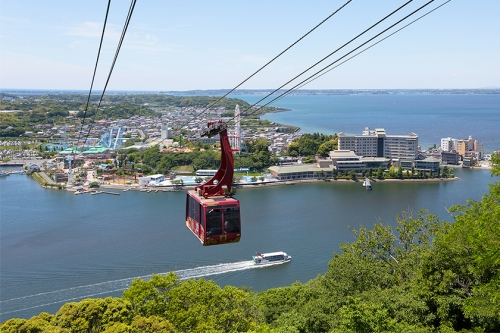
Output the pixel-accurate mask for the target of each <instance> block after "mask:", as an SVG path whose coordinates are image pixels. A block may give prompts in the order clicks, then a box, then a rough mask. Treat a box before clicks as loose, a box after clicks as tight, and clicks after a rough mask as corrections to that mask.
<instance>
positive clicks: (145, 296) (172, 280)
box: [123, 272, 179, 317]
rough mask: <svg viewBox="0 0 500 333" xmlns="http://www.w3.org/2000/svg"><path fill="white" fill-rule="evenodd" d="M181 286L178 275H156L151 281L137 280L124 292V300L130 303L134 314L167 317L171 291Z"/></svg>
mask: <svg viewBox="0 0 500 333" xmlns="http://www.w3.org/2000/svg"><path fill="white" fill-rule="evenodd" d="M178 284H179V279H178V277H177V275H175V274H174V273H172V272H170V273H169V274H167V275H156V274H154V275H153V276H152V277H151V279H150V280H149V281H145V280H142V279H135V280H133V281H132V284H131V286H130V287H129V288H128V289H127V290H125V291H124V292H123V298H124V299H125V300H127V301H129V302H130V304H131V305H132V309H133V311H134V313H137V314H139V315H141V316H144V317H149V316H161V317H164V316H165V315H166V311H167V306H168V301H169V299H170V297H169V295H168V294H169V291H170V290H171V289H172V288H174V287H175V286H177V285H178Z"/></svg>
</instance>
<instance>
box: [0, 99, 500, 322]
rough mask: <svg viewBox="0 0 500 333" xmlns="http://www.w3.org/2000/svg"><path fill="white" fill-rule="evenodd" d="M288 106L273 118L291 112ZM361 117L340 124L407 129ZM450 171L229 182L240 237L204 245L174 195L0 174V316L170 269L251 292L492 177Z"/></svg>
mask: <svg viewBox="0 0 500 333" xmlns="http://www.w3.org/2000/svg"><path fill="white" fill-rule="evenodd" d="M304 97H307V98H306V99H308V98H309V97H308V96H304ZM342 97H344V96H342ZM398 98H399V96H397V97H396V99H398ZM460 98H461V97H460ZM305 104H306V103H305V102H304V105H305ZM283 106H284V104H283ZM312 109H314V108H312V107H311V110H312ZM293 112H295V111H293ZM293 112H284V113H279V114H276V115H272V116H273V117H288V116H287V115H288V114H292V113H293ZM481 114H482V113H480V114H479V113H478V114H476V115H477V119H479V120H480V121H479V120H478V121H479V122H480V124H471V126H470V127H468V128H469V130H468V132H467V134H466V135H469V134H470V135H472V136H473V137H474V138H476V137H477V139H478V140H481V139H480V138H482V137H485V138H491V137H495V139H493V140H491V142H492V146H494V145H496V146H497V147H498V146H499V145H498V142H497V141H496V140H498V138H496V134H497V132H496V128H494V129H492V128H491V127H490V125H489V122H490V118H489V117H488V115H489V111H485V115H484V116H481ZM339 117H340V115H339ZM363 117H364V119H362V121H361V120H359V122H358V124H359V125H360V126H361V128H360V129H358V125H356V126H352V127H351V128H352V129H349V130H347V129H342V131H345V132H346V133H351V132H354V133H359V132H360V131H361V130H362V128H364V126H372V127H376V126H380V127H386V129H387V130H388V132H389V133H395V134H401V133H406V132H408V130H406V129H405V130H399V129H398V128H394V129H392V128H391V127H389V126H384V124H381V123H377V119H378V117H377V116H373V115H372V116H370V117H371V118H367V117H368V116H367V115H364V116H363ZM443 117H444V116H442V117H441V118H443ZM340 118H341V117H340ZM493 118H494V117H493ZM311 119H312V118H311V117H306V118H304V119H303V121H304V122H305V123H307V124H309V125H307V124H306V125H305V126H304V125H302V124H298V123H295V122H291V121H290V122H287V121H281V120H280V121H279V122H283V123H288V124H297V125H299V126H301V127H302V128H303V129H304V128H313V127H314V126H318V127H317V128H316V127H314V130H313V131H320V130H319V129H320V127H321V122H320V121H318V120H316V122H313V121H312V120H311ZM494 119H496V118H494ZM275 121H278V120H275ZM339 121H342V122H345V121H346V120H345V119H343V118H342V120H339ZM364 122H367V124H366V125H365V124H364ZM361 123H363V125H361ZM314 124H316V125H314ZM391 124H393V125H391V126H395V125H394V122H393V123H391ZM351 125H352V124H351ZM308 126H309V127H308ZM337 126H338V125H337V124H336V123H332V124H331V125H329V126H326V125H325V127H329V128H331V130H332V131H333V132H337V131H338V130H337V128H341V127H337ZM417 126H420V125H418V124H415V127H417ZM443 126H444V125H443ZM472 128H483V131H482V132H481V131H478V132H477V133H476V132H474V131H472ZM485 129H488V130H489V132H486V130H485ZM409 131H415V132H417V133H418V129H411V130H409ZM322 132H325V131H322ZM425 133H430V132H425ZM457 133H458V132H457ZM418 134H419V135H421V133H418ZM445 135H446V136H448V135H450V136H454V134H453V133H449V134H445ZM455 135H456V136H459V135H458V134H455ZM438 137H439V136H438ZM483 140H484V139H483ZM484 141H485V142H486V140H484ZM488 142H490V141H488ZM485 145H486V144H485ZM455 173H456V175H457V176H458V177H460V180H458V181H447V182H380V181H379V182H375V183H373V191H366V190H364V188H363V186H362V185H361V183H360V182H358V183H354V182H329V183H311V184H296V185H293V186H287V185H282V186H272V187H266V188H254V189H238V192H237V194H236V197H237V198H238V200H240V203H241V207H242V211H241V214H242V238H241V241H240V242H239V243H237V244H230V245H221V246H211V247H203V246H202V245H201V244H200V243H199V241H198V240H197V239H196V238H195V237H194V236H193V235H192V234H191V232H190V231H189V230H188V229H187V228H186V227H185V223H184V204H185V203H184V202H185V193H184V192H182V191H181V192H158V193H155V192H151V193H146V192H134V191H128V192H119V193H120V195H106V194H100V195H88V194H84V195H74V194H73V193H72V192H67V191H58V190H48V189H43V188H41V187H40V186H39V185H38V183H37V182H36V181H34V180H33V179H32V178H29V177H28V176H25V175H10V176H7V177H1V178H0V205H1V206H0V222H1V229H0V251H1V252H0V253H1V258H0V259H1V261H0V264H1V267H0V268H1V270H0V321H4V320H6V319H8V318H11V317H24V318H28V317H30V316H32V315H35V314H38V313H39V312H41V311H47V312H51V313H54V312H56V311H57V310H58V309H59V307H60V306H61V305H62V304H63V303H64V302H67V301H71V300H74V301H77V300H80V299H83V298H87V297H105V296H108V295H114V296H119V295H121V291H122V290H123V289H124V288H126V287H127V286H128V285H129V284H130V281H131V279H133V278H134V277H139V276H141V277H145V278H147V277H149V276H150V275H151V274H155V273H166V272H169V271H175V272H176V273H177V274H178V275H179V276H180V277H181V278H196V277H205V278H207V279H213V280H215V281H216V282H217V283H218V284H220V285H221V286H224V285H228V284H229V285H235V286H249V287H251V288H252V289H253V290H256V291H260V290H265V289H268V288H272V287H279V286H286V285H290V284H291V283H293V282H295V281H301V282H306V281H308V280H309V279H311V278H314V277H316V276H317V275H318V274H323V273H325V272H326V270H327V266H328V261H329V260H330V259H331V258H332V256H333V253H334V252H335V251H337V252H338V251H340V249H339V244H341V243H343V242H348V241H354V236H353V235H352V233H351V231H350V230H349V227H352V228H358V227H360V226H366V227H371V226H372V225H373V224H374V223H376V222H379V221H380V222H384V223H387V224H392V225H394V224H395V220H396V218H395V217H396V215H397V214H400V213H401V212H402V211H404V210H407V209H409V208H410V209H413V210H415V211H416V210H418V209H420V208H427V209H429V210H430V212H431V213H435V214H438V215H439V216H440V217H441V218H443V219H447V220H450V219H451V217H450V216H449V215H448V214H447V212H446V209H445V207H449V206H451V205H453V204H464V203H465V202H466V200H467V199H473V200H480V199H481V196H482V195H483V194H485V193H487V192H488V184H489V183H492V182H494V181H498V179H497V178H496V179H495V178H491V177H490V175H489V172H488V171H487V170H469V169H455ZM255 251H259V252H272V251H285V252H287V253H288V254H290V255H291V256H292V257H293V259H292V262H290V263H287V264H283V265H277V266H272V267H266V268H255V266H253V265H251V263H250V259H251V256H252V255H253V254H254V253H255Z"/></svg>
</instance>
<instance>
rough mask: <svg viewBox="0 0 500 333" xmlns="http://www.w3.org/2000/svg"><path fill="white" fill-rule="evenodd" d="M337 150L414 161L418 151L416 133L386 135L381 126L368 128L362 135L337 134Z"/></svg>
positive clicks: (366, 155)
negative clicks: (372, 128)
mask: <svg viewBox="0 0 500 333" xmlns="http://www.w3.org/2000/svg"><path fill="white" fill-rule="evenodd" d="M338 138H339V148H338V149H339V150H351V151H354V153H355V154H356V155H358V156H365V157H386V158H390V159H399V160H400V161H414V160H415V157H416V156H417V153H418V135H416V134H415V133H410V135H387V134H386V132H385V130H384V129H383V128H376V129H375V130H373V131H372V130H370V128H369V127H366V128H365V130H364V131H363V134H362V135H345V134H344V133H339V134H338Z"/></svg>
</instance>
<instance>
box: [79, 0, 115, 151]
mask: <svg viewBox="0 0 500 333" xmlns="http://www.w3.org/2000/svg"><path fill="white" fill-rule="evenodd" d="M110 5H111V0H108V7H107V8H106V16H105V17H104V25H103V27H102V33H101V41H100V43H99V50H98V51H97V59H96V61H95V66H94V74H93V75H92V82H91V83H90V90H89V95H88V97H87V104H85V110H84V111H83V118H82V124H81V126H80V131H79V132H78V140H77V141H76V144H78V143H79V142H80V135H81V133H82V131H83V125H84V124H85V118H86V117H87V109H88V107H89V102H90V95H91V94H92V88H93V86H94V80H95V73H96V72H97V64H98V63H99V56H100V55H101V48H102V41H103V39H104V32H105V31H106V23H107V22H108V14H109V6H110Z"/></svg>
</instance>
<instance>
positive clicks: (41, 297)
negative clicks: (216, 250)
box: [0, 260, 261, 315]
mask: <svg viewBox="0 0 500 333" xmlns="http://www.w3.org/2000/svg"><path fill="white" fill-rule="evenodd" d="M258 267H261V266H256V265H255V264H254V263H253V261H252V260H247V261H239V262H234V263H227V264H217V265H210V266H202V267H196V268H188V269H181V270H178V271H174V273H175V274H176V275H177V276H178V277H179V279H180V280H187V279H196V278H200V277H205V276H211V275H218V274H224V273H230V272H237V271H243V270H247V269H252V268H258ZM168 273H169V272H166V273H158V274H159V275H166V274H168ZM152 276H153V275H144V276H138V277H133V278H126V279H120V280H113V281H107V282H101V283H95V284H89V285H86V286H79V287H73V288H66V289H60V290H55V291H50V292H44V293H38V294H34V295H28V296H23V297H17V298H11V299H8V300H5V301H0V311H1V312H0V315H4V314H8V313H14V312H20V311H24V310H29V309H34V308H39V307H43V306H48V305H53V304H58V303H66V302H69V301H75V300H82V299H85V298H89V297H94V296H97V295H103V294H110V293H113V292H117V291H122V290H125V289H127V288H128V287H129V286H130V284H131V283H132V281H133V280H135V279H137V278H140V279H143V280H149V279H151V277H152Z"/></svg>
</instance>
